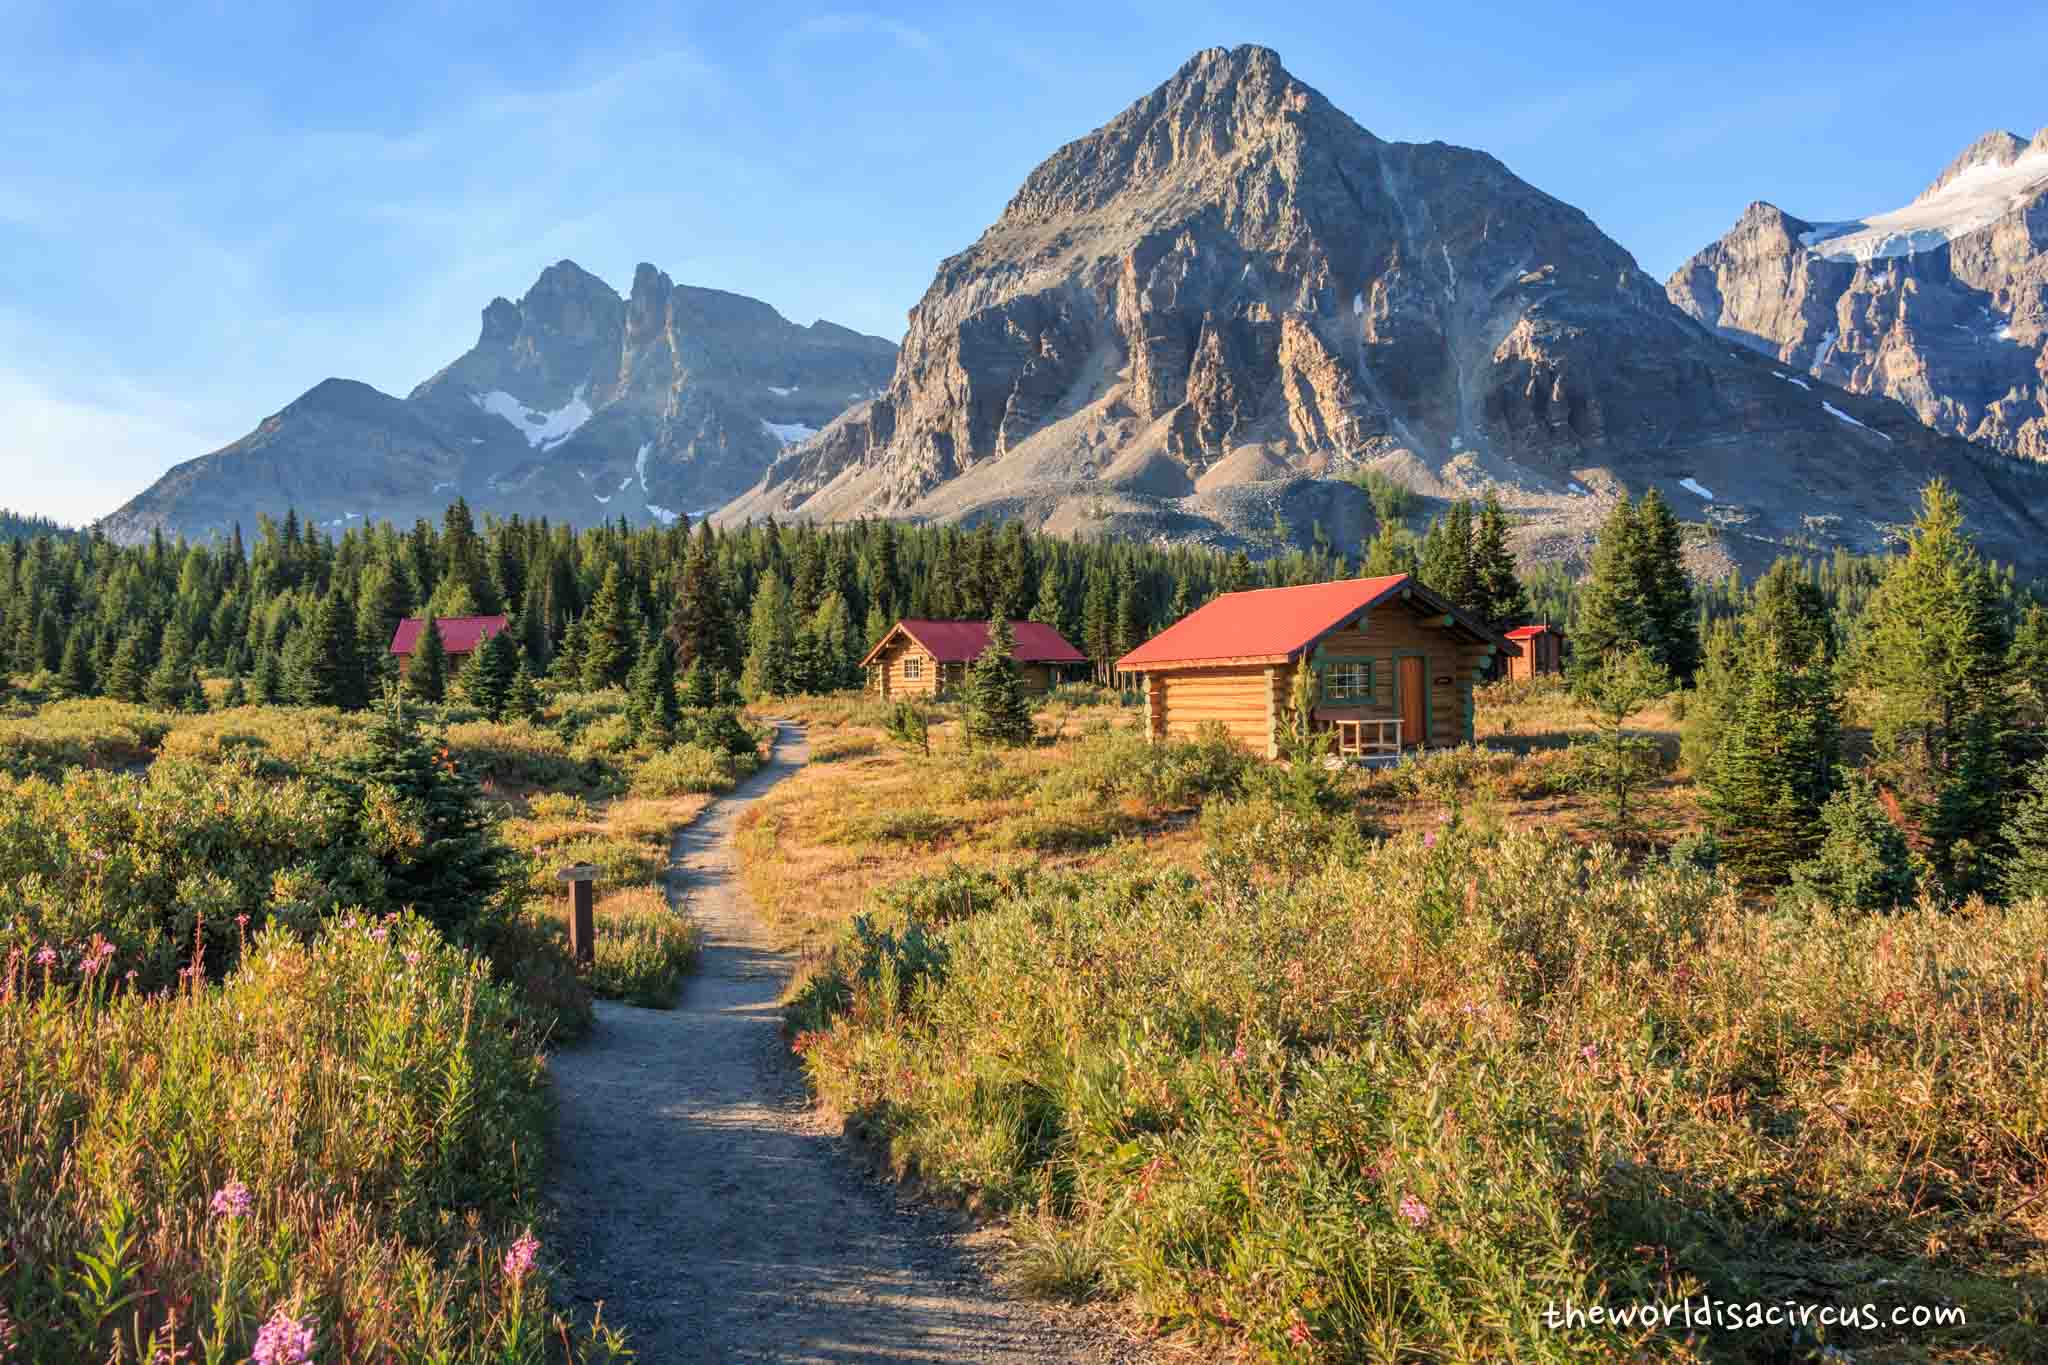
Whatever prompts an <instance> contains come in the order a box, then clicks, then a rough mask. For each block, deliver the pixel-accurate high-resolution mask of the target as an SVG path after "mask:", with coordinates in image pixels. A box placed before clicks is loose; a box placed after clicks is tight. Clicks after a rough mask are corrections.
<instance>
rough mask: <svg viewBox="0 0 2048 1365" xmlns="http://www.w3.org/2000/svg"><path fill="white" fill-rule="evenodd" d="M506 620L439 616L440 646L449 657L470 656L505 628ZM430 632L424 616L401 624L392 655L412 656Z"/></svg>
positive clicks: (392, 648) (413, 617)
mask: <svg viewBox="0 0 2048 1365" xmlns="http://www.w3.org/2000/svg"><path fill="white" fill-rule="evenodd" d="M505 619H506V618H504V617H503V616H437V617H435V618H434V624H435V625H437V626H439V627H440V628H441V644H442V647H443V648H445V649H446V650H447V651H448V652H449V653H450V654H468V653H470V652H472V651H473V650H475V649H476V647H477V646H478V645H480V644H482V643H483V642H484V641H486V640H488V639H490V638H491V637H492V636H493V635H496V634H497V633H498V632H499V631H501V630H503V629H504V628H505ZM426 628H427V619H426V618H425V617H424V616H408V617H406V618H405V619H404V620H403V621H400V622H399V623H398V633H397V634H395V635H393V636H392V637H391V652H392V653H393V654H411V653H412V651H413V646H414V645H416V644H418V643H419V638H420V632H421V631H423V630H425V629H426Z"/></svg>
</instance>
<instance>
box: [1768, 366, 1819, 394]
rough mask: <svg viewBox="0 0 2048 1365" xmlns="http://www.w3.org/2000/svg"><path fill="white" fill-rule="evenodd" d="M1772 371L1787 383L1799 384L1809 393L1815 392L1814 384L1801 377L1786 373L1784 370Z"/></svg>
mask: <svg viewBox="0 0 2048 1365" xmlns="http://www.w3.org/2000/svg"><path fill="white" fill-rule="evenodd" d="M1771 373H1772V374H1774V375H1776V376H1777V377H1778V378H1780V379H1782V380H1784V381H1785V382H1786V383H1787V384H1797V385H1798V386H1799V387H1800V388H1802V389H1805V390H1806V391H1807V392H1808V393H1812V392H1813V385H1811V384H1809V383H1807V382H1806V381H1805V380H1804V379H1800V378H1798V377H1797V376H1794V375H1789V374H1786V373H1785V372H1784V371H1783V370H1772V371H1771Z"/></svg>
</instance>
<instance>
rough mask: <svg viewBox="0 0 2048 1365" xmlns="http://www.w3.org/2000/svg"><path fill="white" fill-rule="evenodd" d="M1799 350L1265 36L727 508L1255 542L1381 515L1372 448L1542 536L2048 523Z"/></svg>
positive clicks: (1067, 173) (1177, 103)
mask: <svg viewBox="0 0 2048 1365" xmlns="http://www.w3.org/2000/svg"><path fill="white" fill-rule="evenodd" d="M2012 464H2013V462H2011V461H2003V460H1999V459H1996V458H1995V457H1993V458H1986V457H1985V456H1984V455H1982V454H1980V453H1979V452H1976V451H1973V450H1972V449H1971V448H1969V447H1968V446H1966V445H1964V444H1963V443H1961V442H1957V441H1950V440H1945V439H1943V438H1941V437H1938V436H1935V435H1933V434H1932V433H1930V432H1928V431H1927V430H1926V429H1925V428H1923V427H1922V426H1921V425H1920V424H1919V423H1918V422H1916V421H1914V420H1913V419H1912V417H1911V415H1910V414H1908V413H1907V412H1905V411H1904V410H1903V409H1901V408H1899V407H1898V406H1897V405H1896V404H1892V403H1889V402H1880V401H1874V400H1871V399H1867V398H1862V397H1852V396H1850V395H1847V394H1843V393H1838V392H1823V391H1817V390H1815V389H1812V388H1802V387H1800V386H1797V385H1793V384H1790V383H1787V382H1786V381H1785V380H1784V379H1782V378H1779V377H1778V376H1777V375H1776V374H1774V372H1773V367H1772V365H1771V364H1770V363H1769V362H1768V361H1766V360H1764V359H1761V358H1759V357H1758V356H1756V355H1755V354H1754V353H1753V352H1752V351H1750V350H1747V349H1744V348H1739V347H1733V346H1731V345H1729V344H1728V343H1727V342H1726V341H1722V340H1719V339H1717V338H1716V337H1715V336H1713V335H1712V334H1711V333H1710V332H1709V331H1707V330H1705V329H1703V328H1702V327H1700V326H1699V325H1698V324H1697V323H1695V322H1694V321H1693V320H1692V319H1690V318H1688V317H1686V316H1685V315H1684V314H1683V313H1681V312H1680V311H1679V310H1678V309H1677V308H1676V307H1674V306H1673V305H1672V304H1671V302H1670V300H1669V299H1668V298H1667V297H1666V296H1665V291H1664V290H1663V289H1662V288H1661V287H1659V285H1658V284H1657V282H1656V281H1655V280H1653V279H1651V278H1649V277H1648V276H1646V275H1644V274H1643V272H1642V271H1641V270H1640V269H1638V268H1637V266H1636V263H1635V261H1634V260H1633V259H1632V258H1631V257H1630V256H1629V254H1628V253H1627V252H1626V251H1624V250H1623V249H1622V248H1621V247H1620V246H1619V245H1617V244H1616V243H1614V242H1613V241H1611V240H1610V239H1608V238H1607V237H1606V236H1605V235H1603V234H1602V233H1601V232H1600V230H1599V229H1598V228H1597V227H1595V226H1594V224H1593V223H1592V222H1591V221H1590V220H1589V219H1588V218H1587V217H1586V215H1585V214H1583V213H1581V212H1580V211H1579V210H1577V209H1575V208H1573V207H1572V206H1571V205H1569V204H1566V203H1563V202H1561V201H1559V200H1557V199H1554V198H1552V197H1551V196H1549V195H1547V194H1544V193H1543V192H1542V191H1540V190H1538V189H1535V188H1534V187H1532V186H1530V185H1528V184H1527V183H1525V182H1523V181H1522V180H1520V179H1518V178H1517V177H1516V176H1515V175H1514V174H1513V173H1511V172H1510V171H1509V170H1508V168H1507V167H1505V166H1504V165H1502V164H1501V163H1500V162H1499V161H1497V160H1495V159H1494V158H1493V157H1491V156H1488V155H1486V154H1485V153H1483V152H1478V151H1471V150H1468V149H1465V148H1460V147H1452V146H1447V145H1445V144H1443V143H1428V144H1420V145H1417V144H1409V143H1398V142H1387V141H1383V140H1382V139H1380V138H1377V137H1375V136H1373V135H1372V134H1371V133H1370V132H1367V131H1366V130H1365V129H1364V128H1361V127H1360V126H1359V125H1358V124H1356V123H1354V122H1353V121H1352V120H1351V119H1350V118H1349V117H1347V116H1346V115H1345V114H1344V113H1343V112H1342V111H1340V110H1338V109H1337V108H1336V107H1334V106H1333V105H1331V104H1330V102H1329V101H1328V100H1326V99H1324V98H1323V97H1322V96H1321V95H1320V94H1318V93H1317V92H1316V91H1314V90H1312V89H1310V88H1309V87H1308V86H1306V85H1304V84H1302V83H1301V82H1300V81H1298V80H1296V79H1295V78H1294V77H1293V76H1292V75H1290V74H1289V73H1288V72H1287V71H1286V70H1285V68H1284V67H1283V66H1282V65H1281V62H1280V59H1279V57H1278V56H1277V55H1276V54H1274V53H1273V52H1271V51H1268V50H1266V49H1264V48H1259V47H1240V48H1236V49H1234V50H1229V51H1225V50H1223V49H1211V50H1209V51H1205V52H1201V53H1198V54H1197V55H1196V56H1195V57H1194V58H1193V59H1191V60H1190V61H1189V62H1188V63H1187V64H1186V65H1185V66H1183V67H1182V68H1181V69H1180V70H1179V71H1178V72H1176V73H1175V74H1174V75H1173V77H1172V78H1171V79H1170V80H1168V81H1167V82H1166V83H1165V84H1163V85H1161V86H1160V87H1159V88H1158V89H1156V90H1154V91H1153V92H1152V93H1150V94H1149V95H1146V96H1145V97H1144V98H1143V99H1140V100H1139V101H1138V102H1137V103H1135V104H1133V105H1132V106H1131V107H1130V108H1128V109H1127V110H1125V111H1124V112H1123V113H1122V114H1120V115H1118V116H1117V117H1116V118H1115V119H1113V120H1111V121H1110V122H1109V123H1108V124H1106V125H1105V126H1103V127H1102V128H1099V129H1097V130H1096V131H1095V132H1093V133H1090V134H1088V135H1087V136H1086V137H1083V138H1081V139H1080V140H1079V141H1077V142H1073V143H1070V144H1068V145H1067V146H1066V147H1063V148H1061V149H1060V150H1059V151H1058V152H1056V153H1055V154H1054V155H1053V156H1052V157H1050V158H1049V159H1048V160H1046V161H1045V162H1044V163H1043V164H1042V165H1040V166H1039V167H1038V168H1037V169H1036V170H1034V171H1033V172H1032V173H1031V174H1030V176H1029V177H1028V178H1027V179H1026V180H1025V182H1024V184H1023V186H1022V188H1021V189H1019V190H1018V192H1017V194H1016V196H1015V197H1014V198H1013V199H1012V200H1011V201H1010V203H1009V206H1008V207H1007V208H1006V209H1004V211H1003V213H1002V215H1001V217H999V218H998V219H997V220H996V222H995V223H994V224H993V225H992V226H991V227H990V228H989V229H988V230H987V231H986V232H985V233H983V234H982V237H981V239H980V240H979V241H977V242H976V243H975V244H974V245H973V246H971V247H969V248H968V249H967V250H965V251H963V252H961V253H960V254H958V255H956V256H953V257H950V258H949V259H947V260H946V261H944V262H943V263H941V264H940V266H939V269H938V273H937V275H936V277H935V278H934V279H933V281H932V284H931V287H930V288H929V289H928V290H927V291H926V293H925V295H924V298H923V299H922V300H921V301H920V302H919V303H918V305H917V307H916V308H915V309H914V310H913V311H912V313H911V316H910V326H909V330H908V334H907V335H906V337H905V339H904V343H903V346H902V349H901V351H900V352H899V353H898V356H897V360H896V368H895V374H894V376H893V377H892V378H891V379H890V380H889V381H888V384H887V386H886V388H885V389H884V391H883V392H882V394H881V395H880V396H879V397H877V398H875V399H874V400H872V401H869V402H864V403H861V404H859V405H857V406H855V407H853V408H852V409H850V410H849V411H848V412H847V413H845V414H844V415H842V416H841V417H839V418H838V419H836V420H835V421H834V422H833V423H832V424H831V425H829V426H828V427H826V429H825V430H824V431H823V432H821V433H820V434H819V435H818V436H816V437H815V438H812V439H810V440H807V441H805V442H803V443H801V444H799V445H796V446H794V447H793V448H791V449H790V450H789V451H787V452H785V453H784V454H783V455H782V456H781V457H780V458H779V459H777V460H776V462H775V463H774V465H773V466H772V467H771V468H770V470H769V471H768V474H767V476H766V478H764V479H763V480H762V482H761V483H760V484H759V485H758V486H757V487H755V488H754V489H752V490H750V491H749V492H748V493H747V494H746V496H744V497H742V498H741V499H739V500H738V501H737V502H735V503H734V504H732V505H731V506H729V507H727V508H726V509H725V510H724V511H723V512H721V513H720V517H721V519H723V520H728V521H730V520H736V519H739V518H743V517H747V516H758V515H764V514H769V513H773V514H775V515H778V516H798V517H809V518H814V519H820V520H829V519H838V518H845V517H851V516H857V515H863V514H870V513H885V514H894V515H910V516H916V517H931V518H939V519H955V520H978V519H981V518H984V517H991V516H1002V517H1020V518H1024V519H1026V520H1028V521H1030V522H1032V523H1035V524H1039V525H1043V526H1047V527H1050V528H1053V529H1056V530H1073V531H1083V532H1090V533H1095V532H1106V533H1110V534H1117V535H1125V536H1139V537H1146V538H1152V537H1194V538H1200V539H1207V540H1212V541H1218V542H1223V543H1229V542H1232V541H1240V542H1242V541H1254V540H1257V539H1259V538H1260V537H1262V536H1264V535H1267V534H1269V528H1272V527H1273V526H1274V524H1275V519H1276V514H1277V516H1278V519H1279V520H1281V521H1284V522H1285V523H1287V524H1288V526H1289V527H1290V529H1291V530H1292V531H1293V532H1294V533H1295V534H1296V535H1297V536H1300V535H1304V534H1305V533H1306V532H1307V530H1308V529H1309V527H1310V524H1311V521H1312V520H1315V521H1320V522H1321V523H1322V525H1323V527H1324V528H1325V530H1326V531H1327V532H1328V533H1329V534H1330V535H1331V536H1332V537H1333V538H1334V539H1336V540H1337V541H1338V542H1339V543H1342V544H1349V543H1355V542H1356V540H1357V539H1358V537H1359V536H1360V535H1361V534H1362V533H1363V532H1365V531H1366V530H1368V529H1369V524H1370V523H1369V514H1368V513H1367V512H1366V511H1365V510H1364V508H1363V505H1362V499H1360V498H1359V497H1358V495H1357V493H1356V490H1355V489H1353V488H1351V487H1350V485H1348V484H1345V483H1341V482H1338V481H1337V480H1336V479H1335V478H1333V477H1331V476H1340V475H1344V474H1347V473H1349V472H1351V471H1354V470H1356V469H1359V468H1361V467H1374V468H1379V469H1382V470H1384V471H1387V472H1390V473H1394V474H1396V475H1398V476H1400V477H1401V478H1403V479H1405V480H1406V481H1408V482H1409V483H1410V484H1411V485H1413V486H1415V487H1417V488H1418V489H1419V490H1421V491H1423V492H1425V493H1428V494H1432V495H1436V496H1454V495H1457V494H1460V493H1463V492H1466V491H1470V490H1477V489H1480V488H1483V487H1487V486H1492V487H1495V488H1498V489H1499V490H1501V492H1502V493H1503V496H1504V500H1505V501H1507V502H1508V503H1509V505H1510V507H1511V508H1512V509H1513V510H1514V511H1515V512H1516V513H1517V514H1518V516H1519V518H1520V519H1521V520H1522V522H1523V526H1522V529H1521V531H1520V532H1519V536H1520V546H1521V548H1522V550H1523V551H1524V553H1525V554H1528V555H1531V556H1535V557H1539V558H1571V557H1574V556H1577V555H1579V554H1582V553H1583V551H1584V548H1585V546H1586V544H1587V543H1588V541H1589V539H1590V536H1591V534H1592V531H1593V528H1594V526H1595V525H1596V524H1597V521H1598V519H1599V514H1600V511H1601V509H1602V508H1604V506H1605V505H1606V503H1607V501H1608V500H1609V499H1611V498H1612V497H1613V496H1616V495H1618V494H1620V493H1624V492H1631V491H1640V490H1642V489H1644V488H1647V487H1653V486H1654V487H1657V488H1660V489H1662V490H1663V491H1664V493H1665V494H1666V495H1667V496H1668V497H1669V498H1670V499H1671V501H1672V502H1673V504H1674V505H1675V506H1676V507H1677V509H1678V511H1679V513H1680V515H1681V516H1682V517H1684V518H1687V519H1691V520H1697V521H1708V522H1713V523H1715V524H1718V525H1719V526H1721V527H1722V528H1723V529H1724V532H1725V534H1723V535H1722V536H1721V537H1719V538H1718V539H1717V540H1716V541H1714V542H1712V543H1713V544H1714V545H1716V546H1719V547H1721V548H1720V552H1721V553H1723V554H1724V557H1725V558H1728V559H1734V560H1737V561H1742V562H1749V563H1756V562H1759V561H1763V560H1767V559H1768V558H1770V557H1771V556H1773V555H1774V554H1776V553H1777V552H1778V550H1779V549H1780V548H1782V547H1784V546H1787V545H1790V544H1799V545H1805V546H1823V547H1824V546H1826V545H1830V544H1843V545H1849V546H1852V547H1857V548H1871V547H1874V546H1876V545H1878V544H1880V543H1882V541H1883V538H1884V535H1885V528H1886V527H1887V526H1888V525H1891V524H1894V523H1897V522H1900V521H1903V520H1905V519H1906V518H1907V517H1908V516H1909V515H1910V511H1911V508H1912V505H1913V502H1914V491H1915V488H1916V487H1917V485H1918V484H1919V483H1920V482H1922V481H1924V479H1926V478H1927V477H1928V476H1930V475H1933V474H1936V473H1943V474H1947V475H1948V476H1949V477H1951V478H1952V479H1954V480H1955V481H1956V482H1957V483H1958V484H1959V485H1961V486H1962V489H1963V492H1964V493H1965V495H1966V497H1968V498H1969V500H1970V505H1971V508H1972V511H1973V514H1974V515H1975V516H1976V518H1977V523H1978V526H1979V529H1980V531H1981V532H1982V533H1983V534H1984V535H1985V537H1986V540H1987V543H1988V544H1989V545H1991V546H1992V547H1993V548H1995V549H1996V550H1997V551H1998V552H2000V553H2004V554H2008V555H2011V554H2017V553H2020V552H2021V551H2023V550H2024V551H2026V552H2027V553H2030V554H2036V555H2038V554H2039V553H2040V552H2041V551H2040V546H2041V545H2042V544H2043V543H2044V541H2048V533H2044V528H2043V525H2042V522H2041V521H2040V520H2037V518H2036V514H2035V512H2034V510H2033V508H2034V507H2035V506H2040V507H2043V508H2048V483H2036V482H2034V481H2031V480H2030V479H2029V478H2028V477H2027V475H2026V474H2025V473H2024V472H2022V471H2016V470H2015V469H2013V468H2012Z"/></svg>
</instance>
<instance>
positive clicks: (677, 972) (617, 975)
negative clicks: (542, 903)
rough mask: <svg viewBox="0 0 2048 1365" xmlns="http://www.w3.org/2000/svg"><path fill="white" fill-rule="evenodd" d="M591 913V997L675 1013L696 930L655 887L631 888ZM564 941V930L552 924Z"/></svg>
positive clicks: (694, 956)
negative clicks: (595, 996) (592, 939)
mask: <svg viewBox="0 0 2048 1365" xmlns="http://www.w3.org/2000/svg"><path fill="white" fill-rule="evenodd" d="M593 910H594V920H593V924H594V927H595V930H596V939H595V941H594V942H593V943H592V945H591V946H592V951H593V956H594V961H593V963H592V967H591V971H590V973H589V975H588V977H587V978H586V980H587V981H588V983H589V986H590V990H591V992H592V993H593V994H595V995H598V996H601V997H603V998H605V999H607V1000H623V1001H625V1002H626V1003H628V1004H631V1005H640V1006H642V1007H644V1008H647V1009H662V1010H665V1009H673V1008H674V1007H675V1003H676V996H677V994H678V993H679V992H680V991H681V990H682V986H683V977H684V976H686V975H687V974H688V973H689V971H690V968H691V967H692V966H693V965H694V964H695V963H696V960H697V950H698V945H699V937H700V936H699V934H698V931H697V927H696V926H695V925H694V924H692V923H691V922H690V921H689V920H687V919H685V918H683V917H682V916H681V915H678V914H677V913H676V912H675V909H674V907H672V906H671V905H670V904H669V903H668V897H667V895H666V894H665V893H664V892H663V890H662V888H661V887H659V886H635V887H628V888H626V889H624V890H620V891H614V892H611V893H609V894H607V895H605V896H603V897H602V898H600V899H599V900H598V902H597V904H596V906H595V907H593ZM554 923H555V925H556V926H557V928H558V930H559V931H560V933H561V934H562V936H563V939H564V941H565V942H566V941H567V936H568V928H567V926H566V924H565V923H564V922H563V920H562V919H561V918H560V917H557V918H556V919H555V921H554Z"/></svg>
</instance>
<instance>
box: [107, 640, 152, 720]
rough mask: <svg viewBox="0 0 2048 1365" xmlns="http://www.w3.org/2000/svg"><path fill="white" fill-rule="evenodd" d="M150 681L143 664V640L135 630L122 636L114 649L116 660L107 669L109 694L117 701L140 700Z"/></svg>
mask: <svg viewBox="0 0 2048 1365" xmlns="http://www.w3.org/2000/svg"><path fill="white" fill-rule="evenodd" d="M148 681H149V673H148V670H147V669H145V668H144V666H143V649H142V640H141V638H140V637H139V636H138V634H137V633H136V632H135V631H132V630H131V631H129V632H128V633H127V634H126V635H123V636H122V637H121V643H120V644H119V645H118V646H116V647H115V649H114V661H113V663H112V664H111V665H109V667H108V669H107V687H106V691H107V695H108V696H110V697H112V698H114V700H116V701H132V702H139V701H141V700H142V693H143V688H144V687H145V686H146V685H147V683H148Z"/></svg>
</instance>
